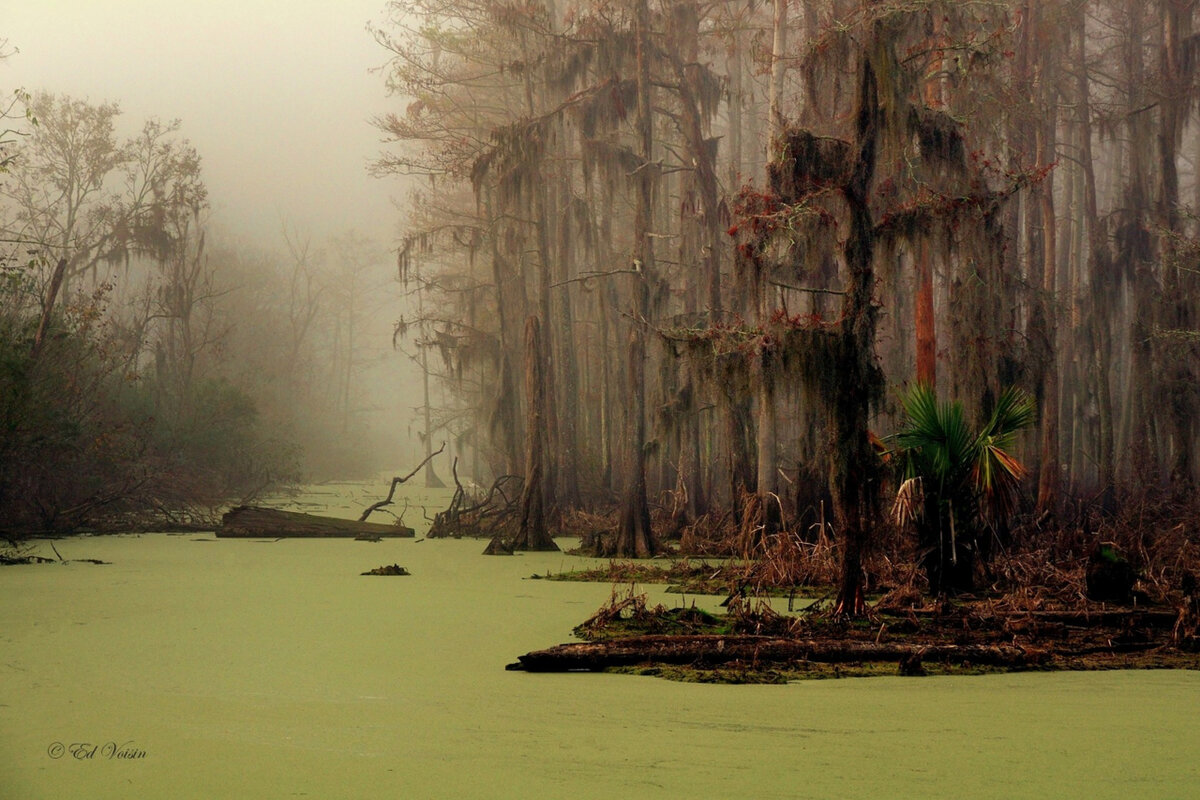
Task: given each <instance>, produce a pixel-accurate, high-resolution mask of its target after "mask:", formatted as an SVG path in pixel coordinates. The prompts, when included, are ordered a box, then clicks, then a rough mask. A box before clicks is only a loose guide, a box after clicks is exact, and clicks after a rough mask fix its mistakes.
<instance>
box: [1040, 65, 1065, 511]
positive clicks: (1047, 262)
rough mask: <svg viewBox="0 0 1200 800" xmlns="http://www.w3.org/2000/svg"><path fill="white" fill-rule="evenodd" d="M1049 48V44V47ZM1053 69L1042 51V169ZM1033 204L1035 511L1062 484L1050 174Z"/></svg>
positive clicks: (1051, 135)
mask: <svg viewBox="0 0 1200 800" xmlns="http://www.w3.org/2000/svg"><path fill="white" fill-rule="evenodd" d="M1051 49H1052V48H1051ZM1055 72H1056V70H1055V69H1054V62H1053V59H1052V57H1051V56H1050V55H1049V54H1047V55H1045V56H1044V59H1043V62H1042V80H1041V84H1042V91H1043V96H1044V97H1046V98H1047V99H1046V101H1045V102H1044V103H1043V110H1044V113H1046V114H1047V117H1046V119H1045V121H1044V122H1043V124H1042V125H1043V127H1042V131H1041V132H1040V134H1039V136H1038V166H1039V167H1045V166H1047V165H1049V164H1051V163H1052V162H1053V160H1054V158H1055V150H1056V147H1055V141H1056V135H1055V134H1056V129H1057V125H1058V97H1057V92H1056V91H1055V90H1053V89H1051V88H1050V87H1052V86H1054V85H1055V83H1056V80H1055V79H1056V77H1057V76H1056V74H1055ZM1038 204H1039V210H1040V212H1041V218H1042V248H1041V256H1042V270H1041V271H1042V292H1041V296H1040V298H1039V300H1038V303H1039V304H1040V305H1041V314H1040V318H1041V326H1042V330H1041V334H1042V335H1043V336H1044V339H1045V345H1044V347H1045V359H1046V360H1045V374H1044V382H1043V389H1042V408H1041V424H1042V467H1041V472H1040V473H1039V479H1038V499H1037V508H1038V511H1040V512H1051V513H1053V512H1054V511H1055V510H1056V509H1057V507H1058V498H1059V491H1060V484H1061V472H1062V471H1061V468H1060V466H1059V426H1058V405H1059V396H1058V395H1059V385H1058V384H1059V380H1058V378H1059V370H1058V346H1057V345H1058V319H1057V317H1058V303H1057V297H1058V294H1057V288H1058V287H1057V279H1058V265H1057V259H1058V239H1057V236H1058V220H1057V217H1056V215H1055V210H1054V173H1053V172H1050V173H1048V174H1047V175H1046V178H1045V180H1044V181H1043V182H1042V183H1041V184H1040V185H1039V187H1038Z"/></svg>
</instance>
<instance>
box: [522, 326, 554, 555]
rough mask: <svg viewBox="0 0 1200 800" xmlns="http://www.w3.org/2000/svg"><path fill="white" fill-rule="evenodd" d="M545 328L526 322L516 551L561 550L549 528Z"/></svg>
mask: <svg viewBox="0 0 1200 800" xmlns="http://www.w3.org/2000/svg"><path fill="white" fill-rule="evenodd" d="M543 358H544V354H543V352H542V335H541V325H540V324H539V322H538V318H537V317H534V316H531V317H529V319H527V320H526V321H525V402H526V415H525V486H524V487H523V488H522V489H521V512H520V513H521V516H520V520H519V522H518V524H517V534H516V536H515V537H514V538H513V541H512V549H513V550H557V549H558V545H557V544H555V543H554V539H553V538H551V536H550V531H549V528H548V527H547V526H546V394H547V392H546V378H545V370H544V367H543Z"/></svg>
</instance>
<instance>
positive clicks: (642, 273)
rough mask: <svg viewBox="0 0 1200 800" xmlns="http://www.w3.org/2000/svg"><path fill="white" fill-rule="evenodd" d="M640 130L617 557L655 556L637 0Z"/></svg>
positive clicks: (642, 53)
mask: <svg viewBox="0 0 1200 800" xmlns="http://www.w3.org/2000/svg"><path fill="white" fill-rule="evenodd" d="M636 23H637V25H636V27H637V131H638V140H639V150H640V156H641V159H642V164H641V166H640V167H639V170H638V176H637V206H636V208H635V210H634V271H635V274H634V276H633V283H634V286H633V296H634V306H633V308H634V320H633V325H632V328H631V330H630V334H629V397H628V405H627V408H628V414H629V436H628V437H627V439H626V445H625V452H626V457H625V475H624V476H623V479H624V487H625V489H624V493H623V496H622V498H621V516H620V522H619V524H618V527H617V539H616V543H615V552H614V555H617V556H623V557H637V558H644V557H647V556H651V555H654V552H655V549H656V548H655V541H654V536H653V532H652V531H651V529H650V504H649V501H648V499H647V497H646V325H647V324H648V318H649V315H650V280H651V277H652V276H653V274H654V242H653V240H652V239H651V238H650V221H651V216H652V214H653V213H654V212H653V170H654V166H653V162H652V159H653V156H654V127H653V118H652V117H651V113H652V111H651V104H650V92H651V86H650V53H649V52H648V51H649V49H650V43H649V35H650V9H649V4H648V0H638V3H637V20H636Z"/></svg>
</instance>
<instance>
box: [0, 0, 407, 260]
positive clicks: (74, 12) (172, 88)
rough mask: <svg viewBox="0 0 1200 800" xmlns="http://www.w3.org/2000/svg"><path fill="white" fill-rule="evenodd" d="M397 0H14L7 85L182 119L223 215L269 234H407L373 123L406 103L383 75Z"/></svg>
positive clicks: (2, 18)
mask: <svg viewBox="0 0 1200 800" xmlns="http://www.w3.org/2000/svg"><path fill="white" fill-rule="evenodd" d="M384 6H385V0H186V1H185V2H179V1H177V0H154V2H151V1H150V0H140V1H138V2H134V1H133V0H104V2H98V1H97V0H38V2H29V1H28V0H0V39H8V44H9V49H13V48H15V49H18V50H19V51H20V52H18V53H16V54H15V55H13V56H12V57H10V58H8V59H7V60H5V61H4V62H0V90H3V92H4V93H5V94H9V93H10V92H11V91H12V90H13V89H15V88H17V87H24V88H26V89H29V90H37V89H48V90H50V91H54V92H60V93H66V94H70V95H73V96H76V97H84V98H88V99H90V100H92V101H94V102H100V101H103V100H116V101H119V102H120V103H121V107H122V109H123V111H124V115H123V116H124V117H125V123H126V125H128V126H129V128H130V130H128V131H127V132H128V133H132V132H133V131H134V129H136V128H137V127H139V126H140V124H141V121H142V120H144V119H145V118H146V117H149V116H156V117H159V118H161V119H163V120H169V119H173V118H179V119H180V120H182V122H183V133H184V135H186V136H187V137H188V138H189V139H191V141H192V142H193V144H195V145H196V148H197V149H198V150H199V152H200V154H201V156H202V158H203V159H204V171H205V174H206V176H207V180H208V184H209V189H210V194H211V198H212V201H213V207H214V211H215V221H216V222H217V223H218V224H219V225H220V227H222V228H224V229H226V230H229V231H231V232H234V233H237V234H242V235H254V236H256V237H260V238H259V240H260V241H261V242H262V243H264V244H266V245H274V244H278V243H279V241H280V240H279V235H278V231H279V229H280V226H281V223H282V221H286V222H287V223H288V224H289V225H290V226H292V227H296V228H299V229H303V230H307V231H309V232H310V233H311V234H312V235H313V238H314V239H319V238H323V237H324V236H326V235H328V234H335V233H338V232H340V231H343V230H346V229H349V228H355V229H357V230H359V231H360V232H362V233H365V234H369V235H371V236H374V237H376V238H378V239H379V240H380V241H381V242H383V243H385V244H388V245H390V244H392V243H393V242H394V239H395V229H396V222H397V220H398V218H399V212H398V211H397V210H396V208H395V203H394V201H393V198H396V199H399V200H403V197H404V194H405V193H404V190H403V188H402V187H401V186H400V185H399V184H397V182H396V181H394V180H393V181H383V180H377V179H374V178H371V177H369V176H368V175H367V174H366V171H365V165H366V163H367V161H368V160H369V159H370V158H371V156H372V155H374V154H375V153H377V152H378V151H379V149H380V144H379V135H378V134H377V132H376V131H375V130H374V129H373V128H371V127H370V125H369V124H368V120H369V118H370V117H371V116H372V115H373V114H377V113H380V112H383V111H386V110H388V109H389V108H390V107H392V106H394V105H396V104H398V101H396V100H389V99H388V98H387V97H386V96H385V94H384V88H383V81H382V78H381V76H380V75H378V74H373V73H371V72H370V70H371V68H373V67H378V66H380V65H381V64H383V62H384V61H385V60H386V55H387V54H386V52H385V51H384V50H383V49H382V48H380V47H379V46H378V45H376V44H375V42H374V41H373V40H372V38H371V36H370V34H369V33H368V32H367V31H366V23H367V22H368V21H371V22H378V21H380V20H381V19H382V17H383V12H384Z"/></svg>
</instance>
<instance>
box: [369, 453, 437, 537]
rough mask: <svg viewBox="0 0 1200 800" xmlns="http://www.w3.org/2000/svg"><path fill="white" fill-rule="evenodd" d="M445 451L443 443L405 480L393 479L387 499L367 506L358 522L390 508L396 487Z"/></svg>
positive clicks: (406, 476) (405, 477)
mask: <svg viewBox="0 0 1200 800" xmlns="http://www.w3.org/2000/svg"><path fill="white" fill-rule="evenodd" d="M445 449H446V443H445V442H442V446H441V447H439V448H438V449H437V450H435V451H434V452H432V453H430V454H429V455H427V456H425V460H424V461H422V462H421V463H420V464H417V466H416V469H414V470H413V471H412V472H410V473H408V474H407V475H405V476H404V477H403V478H392V485H391V487H390V488H389V489H388V493H387V497H385V498H384V499H382V500H380V501H379V502H378V503H372V504H371V505H369V506H367V510H366V511H364V512H363V513H362V516H361V517H359V518H358V521H359V522H366V521H367V517H369V516H371V514H372V513H373V512H375V511H378V510H379V509H381V508H383V507H384V506H390V505H391V504H392V498H393V497H395V496H396V487H397V486H399V485H400V484H402V483H407V482H408V480H409V478H411V477H412V476H413V475H416V474H417V473H418V472H420V471H421V467H423V466H425V465H426V464H428V463H429V462H430V461H432V460H433V457H434V456H436V455H438V454H439V453H441V452H442V451H443V450H445Z"/></svg>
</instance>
